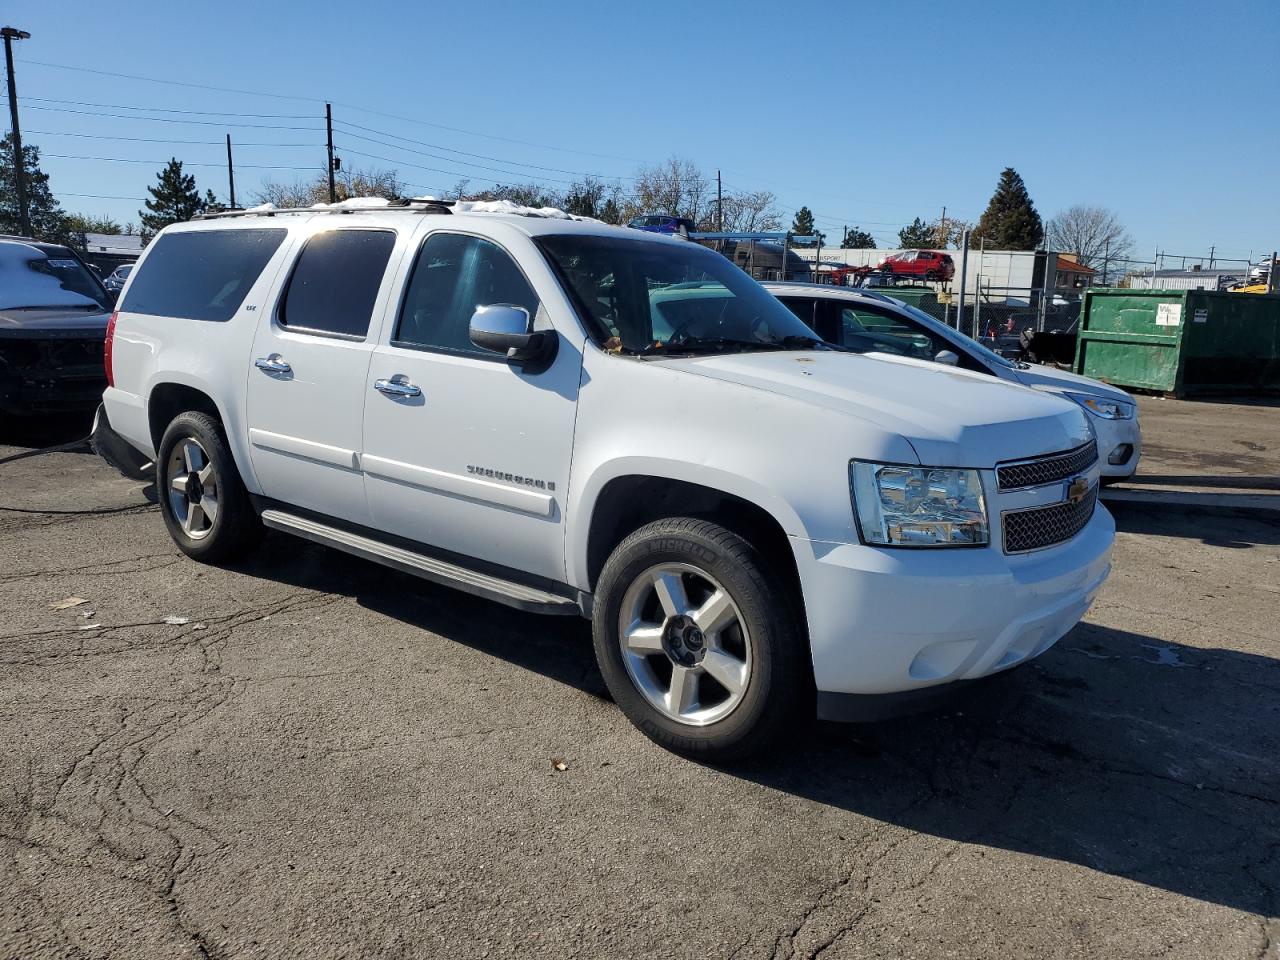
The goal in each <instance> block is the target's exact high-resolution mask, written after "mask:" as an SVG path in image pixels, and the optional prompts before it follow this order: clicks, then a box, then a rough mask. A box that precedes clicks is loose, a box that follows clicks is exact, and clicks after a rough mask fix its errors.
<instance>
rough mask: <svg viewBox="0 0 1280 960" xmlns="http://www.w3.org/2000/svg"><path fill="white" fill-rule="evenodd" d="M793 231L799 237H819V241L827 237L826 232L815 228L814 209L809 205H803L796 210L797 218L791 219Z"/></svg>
mask: <svg viewBox="0 0 1280 960" xmlns="http://www.w3.org/2000/svg"><path fill="white" fill-rule="evenodd" d="M791 232H792V233H794V234H795V235H796V236H798V237H817V238H818V242H819V243H821V242H822V240H823V238H825V237H826V234H824V233H821V232H820V231H818V230H817V229H815V227H814V225H813V211H812V210H810V209H809V208H808V207H801V208H800V209H799V210H797V211H796V218H795V219H794V220H792V221H791Z"/></svg>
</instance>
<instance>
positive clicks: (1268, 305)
mask: <svg viewBox="0 0 1280 960" xmlns="http://www.w3.org/2000/svg"><path fill="white" fill-rule="evenodd" d="M1075 371H1076V373H1082V374H1084V375H1085V376H1086V377H1093V378H1094V379H1095V380H1103V381H1105V382H1107V383H1114V384H1116V385H1117V386H1122V387H1138V388H1142V389H1146V390H1158V391H1162V392H1164V393H1169V394H1172V395H1173V396H1175V397H1181V396H1185V395H1186V394H1189V393H1245V392H1262V391H1272V390H1280V295H1274V294H1250V293H1219V292H1217V291H1209V290H1116V289H1110V288H1105V289H1089V290H1086V291H1085V294H1084V303H1083V305H1082V306H1081V310H1080V333H1079V337H1078V339H1077V342H1076V362H1075Z"/></svg>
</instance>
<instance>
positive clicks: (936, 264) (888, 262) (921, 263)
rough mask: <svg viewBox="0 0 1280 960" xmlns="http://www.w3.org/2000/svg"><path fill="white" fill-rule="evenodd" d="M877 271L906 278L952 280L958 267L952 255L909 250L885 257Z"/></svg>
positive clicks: (931, 251) (878, 265)
mask: <svg viewBox="0 0 1280 960" xmlns="http://www.w3.org/2000/svg"><path fill="white" fill-rule="evenodd" d="M876 269H877V270H881V271H883V272H885V273H892V274H896V275H899V276H904V277H923V278H924V279H925V280H950V279H951V278H952V277H954V276H955V273H956V265H955V261H953V260H952V259H951V255H950V254H946V253H938V252H937V251H936V250H907V251H904V252H903V253H895V254H894V255H893V256H890V257H885V258H884V259H883V260H881V261H880V262H879V263H877V264H876Z"/></svg>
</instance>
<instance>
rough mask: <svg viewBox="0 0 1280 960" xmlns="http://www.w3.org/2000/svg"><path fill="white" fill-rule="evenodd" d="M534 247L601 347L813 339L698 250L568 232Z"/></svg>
mask: <svg viewBox="0 0 1280 960" xmlns="http://www.w3.org/2000/svg"><path fill="white" fill-rule="evenodd" d="M538 244H539V246H540V247H541V248H542V250H543V251H544V252H545V253H546V255H547V257H548V258H549V259H550V260H551V262H552V264H553V265H554V266H555V268H556V270H557V271H558V273H559V274H560V278H561V281H562V282H563V283H564V285H565V287H566V289H568V290H569V291H570V295H571V296H572V298H573V299H574V300H575V302H576V303H577V305H578V308H579V310H580V311H581V312H582V314H583V316H584V319H585V320H586V321H587V322H588V324H589V325H590V327H591V328H592V333H593V336H594V337H595V339H596V341H597V342H598V343H600V344H602V345H606V346H613V347H617V348H620V349H621V350H622V351H624V352H627V353H644V354H655V353H661V352H691V351H698V350H718V351H728V352H736V351H740V350H750V349H761V350H765V349H780V348H783V349H808V348H811V347H813V346H817V345H819V344H820V341H819V339H818V337H817V335H816V334H815V333H814V332H813V331H812V330H810V329H809V328H808V327H807V326H805V325H804V323H802V322H801V321H800V320H798V319H797V318H796V316H795V314H793V313H792V312H791V311H790V310H788V309H787V308H786V307H784V306H783V305H782V304H781V303H779V302H778V301H777V300H776V299H774V297H773V296H772V295H770V294H769V292H768V291H766V290H765V289H764V288H763V287H761V286H760V285H759V284H757V283H756V282H755V281H754V280H752V279H751V278H750V277H748V276H747V275H746V274H745V273H743V272H742V271H741V270H740V269H738V268H737V267H735V266H734V265H733V264H732V263H730V262H729V261H728V260H726V259H725V258H724V257H722V256H721V255H720V254H718V253H715V252H714V251H711V250H708V249H706V248H705V247H700V246H698V245H696V244H691V243H690V244H665V243H650V242H646V241H643V240H629V239H623V238H614V237H592V236H575V235H571V234H564V235H560V236H547V237H541V238H539V240H538Z"/></svg>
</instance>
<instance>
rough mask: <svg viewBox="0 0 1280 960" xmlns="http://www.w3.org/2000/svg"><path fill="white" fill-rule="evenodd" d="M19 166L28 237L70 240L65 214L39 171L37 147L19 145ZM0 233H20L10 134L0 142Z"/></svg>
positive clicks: (15, 173) (45, 174)
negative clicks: (22, 174)
mask: <svg viewBox="0 0 1280 960" xmlns="http://www.w3.org/2000/svg"><path fill="white" fill-rule="evenodd" d="M22 165H23V168H24V169H25V171H26V174H27V219H28V220H29V221H30V223H31V236H33V237H34V238H35V239H37V240H51V241H54V242H57V243H65V242H66V241H67V240H69V239H70V232H69V230H68V228H67V218H66V214H64V213H63V212H62V208H61V207H60V206H58V201H57V200H55V199H54V198H53V194H52V193H51V192H50V190H49V175H48V174H47V173H45V172H44V171H43V170H41V169H40V150H39V148H38V147H33V146H31V145H30V144H23V145H22ZM0 233H12V234H21V233H22V221H21V218H20V217H19V215H18V169H17V166H16V165H15V164H14V152H13V134H12V133H10V134H8V135H6V136H5V138H4V139H3V140H0Z"/></svg>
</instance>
